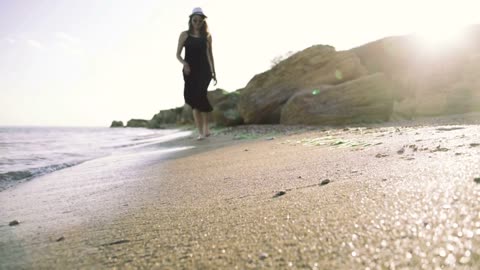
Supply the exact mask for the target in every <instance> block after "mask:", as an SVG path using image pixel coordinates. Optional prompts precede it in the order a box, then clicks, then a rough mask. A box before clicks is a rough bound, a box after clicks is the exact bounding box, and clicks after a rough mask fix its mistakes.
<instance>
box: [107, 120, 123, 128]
mask: <svg viewBox="0 0 480 270" xmlns="http://www.w3.org/2000/svg"><path fill="white" fill-rule="evenodd" d="M110 127H111V128H116V127H123V122H122V121H112V124H111V125H110Z"/></svg>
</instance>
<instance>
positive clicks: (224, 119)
mask: <svg viewBox="0 0 480 270" xmlns="http://www.w3.org/2000/svg"><path fill="white" fill-rule="evenodd" d="M239 99H240V93H239V92H232V93H228V94H227V95H226V98H225V99H223V100H222V101H221V102H219V103H217V104H215V106H214V107H213V112H212V116H213V121H214V122H215V124H216V125H217V126H236V125H240V124H243V119H242V116H241V115H240V113H239V112H238V109H237V103H238V100H239Z"/></svg>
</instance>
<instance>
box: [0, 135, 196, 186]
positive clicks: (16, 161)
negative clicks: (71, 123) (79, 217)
mask: <svg viewBox="0 0 480 270" xmlns="http://www.w3.org/2000/svg"><path fill="white" fill-rule="evenodd" d="M189 134H190V132H188V131H181V130H177V129H144V128H103V127H94V128H85V127H0V191H2V190H5V189H7V188H10V187H12V186H14V185H17V184H19V183H22V182H24V181H26V180H31V179H33V178H35V177H38V176H41V175H45V174H48V173H52V172H54V171H57V170H61V169H64V168H67V167H71V166H75V165H77V164H80V163H82V162H85V161H88V160H92V159H97V158H101V157H105V156H108V155H115V154H117V153H120V152H125V151H135V152H139V151H145V149H146V148H145V147H143V146H148V145H155V144H158V143H162V142H165V141H168V140H172V139H175V138H179V137H182V136H188V135H189Z"/></svg>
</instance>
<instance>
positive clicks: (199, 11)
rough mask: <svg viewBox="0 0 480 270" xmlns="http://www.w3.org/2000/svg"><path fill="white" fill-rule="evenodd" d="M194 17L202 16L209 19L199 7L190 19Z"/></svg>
mask: <svg viewBox="0 0 480 270" xmlns="http://www.w3.org/2000/svg"><path fill="white" fill-rule="evenodd" d="M193 15H200V16H202V17H204V18H207V15H205V13H203V10H202V8H199V7H196V8H194V9H193V11H192V14H191V15H190V17H192V16H193Z"/></svg>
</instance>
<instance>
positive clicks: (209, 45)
mask: <svg viewBox="0 0 480 270" xmlns="http://www.w3.org/2000/svg"><path fill="white" fill-rule="evenodd" d="M207 55H208V62H209V63H210V72H211V73H212V79H213V80H214V81H215V85H217V74H216V73H215V62H214V61H213V49H212V36H211V35H209V36H208V43H207Z"/></svg>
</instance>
